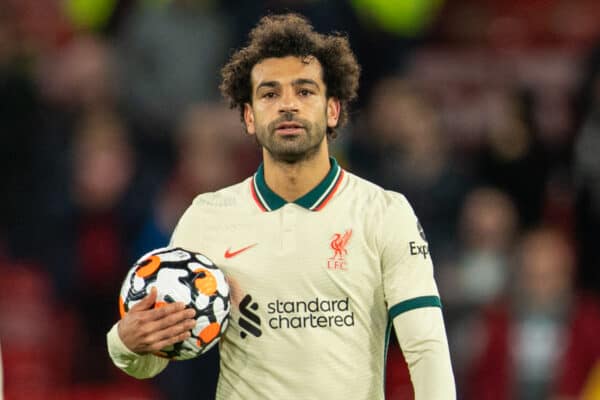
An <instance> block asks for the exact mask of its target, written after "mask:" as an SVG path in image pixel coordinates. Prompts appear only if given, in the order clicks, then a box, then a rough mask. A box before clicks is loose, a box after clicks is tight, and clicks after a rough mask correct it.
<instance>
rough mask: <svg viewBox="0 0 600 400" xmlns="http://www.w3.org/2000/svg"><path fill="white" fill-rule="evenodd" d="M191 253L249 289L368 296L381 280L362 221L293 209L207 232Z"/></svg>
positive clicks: (230, 223) (375, 256) (376, 258)
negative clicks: (196, 252)
mask: <svg viewBox="0 0 600 400" xmlns="http://www.w3.org/2000/svg"><path fill="white" fill-rule="evenodd" d="M194 247H196V248H197V249H198V250H200V251H201V252H204V253H205V254H207V255H208V256H209V257H210V258H211V259H212V260H213V261H214V262H215V263H216V264H217V265H218V266H219V267H220V268H221V269H222V270H223V271H224V272H225V274H226V275H227V276H228V277H229V278H230V279H231V280H233V281H236V282H240V285H241V286H242V287H245V288H247V289H256V290H262V289H263V288H268V289H269V290H268V291H269V292H271V293H273V292H277V291H279V290H285V291H286V292H287V293H288V294H293V293H294V292H295V291H296V290H297V291H299V292H303V293H306V292H307V290H308V291H309V292H310V291H311V290H313V291H314V292H315V293H317V292H319V293H323V292H325V293H327V292H334V293H335V292H338V293H337V294H340V293H339V292H340V291H342V292H347V291H352V290H358V291H360V290H363V289H364V290H372V288H373V285H377V284H378V282H379V280H380V267H379V259H378V257H377V255H376V251H375V250H374V249H373V245H372V240H371V239H370V238H369V237H368V234H366V232H365V229H364V226H363V224H362V223H361V221H358V222H357V221H353V220H352V219H348V218H343V217H336V216H323V215H318V214H317V213H315V212H306V211H305V210H302V209H300V208H299V207H296V206H285V207H284V208H283V209H282V210H279V211H277V212H271V213H264V214H261V215H258V216H252V217H249V218H242V219H239V220H237V221H231V222H226V221H225V222H223V223H221V224H218V225H214V226H213V227H208V229H207V231H205V232H203V233H202V235H199V240H198V241H197V242H196V244H195V246H194ZM203 250H204V251H203ZM330 294H333V293H330Z"/></svg>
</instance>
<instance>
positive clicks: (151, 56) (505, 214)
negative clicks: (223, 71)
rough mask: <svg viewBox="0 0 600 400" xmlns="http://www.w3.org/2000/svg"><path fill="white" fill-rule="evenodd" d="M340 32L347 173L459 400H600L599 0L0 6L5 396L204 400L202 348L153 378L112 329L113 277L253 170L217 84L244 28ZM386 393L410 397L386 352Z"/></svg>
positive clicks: (209, 376)
mask: <svg viewBox="0 0 600 400" xmlns="http://www.w3.org/2000/svg"><path fill="white" fill-rule="evenodd" d="M281 11H297V12H300V13H302V14H304V15H306V16H307V17H309V19H310V20H311V21H312V22H313V24H314V25H315V27H316V28H317V30H319V31H321V32H331V31H343V32H347V33H348V34H349V37H350V42H351V44H352V47H353V49H354V51H355V52H356V54H357V56H358V59H359V62H360V63H361V65H362V67H363V75H362V78H361V89H360V98H359V100H358V101H357V102H356V103H355V104H354V105H353V108H352V111H351V121H350V124H349V125H348V126H347V127H346V128H345V129H343V131H342V132H341V134H340V135H339V137H338V138H336V139H335V140H334V141H333V142H332V144H331V150H332V153H333V154H334V156H335V157H336V158H337V159H338V161H339V162H340V164H341V165H342V166H344V167H345V168H346V169H348V170H349V171H351V172H353V173H356V174H358V175H360V176H363V177H365V178H367V179H370V180H372V181H373V182H375V183H377V184H379V185H381V186H383V187H384V188H387V189H391V190H396V191H399V192H401V193H403V194H405V195H406V197H407V198H408V199H409V201H410V202H411V203H412V205H413V207H414V208H415V211H416V213H417V215H418V216H419V218H420V221H421V224H422V225H423V227H424V229H425V232H426V234H427V238H428V241H429V246H430V252H431V255H432V258H433V261H434V265H435V271H436V278H437V281H438V286H439V290H440V293H441V296H442V300H443V303H444V315H445V318H446V326H447V330H448V336H449V341H450V351H451V355H452V358H453V363H454V371H455V375H456V379H457V387H458V391H459V394H458V398H459V399H466V400H469V399H483V400H486V399H489V400H493V399H498V400H502V399H506V400H508V399H519V400H520V399H522V400H530V399H531V400H537V399H553V400H559V399H560V400H567V399H586V400H590V399H600V341H599V340H598V339H597V332H600V300H598V295H600V274H599V273H598V271H599V270H600V269H599V268H598V267H599V266H600V256H599V253H598V252H597V251H596V245H597V244H596V242H597V241H598V240H599V239H600V3H598V2H597V0H530V1H527V2H520V1H517V0H511V1H500V0H446V1H444V0H406V1H402V2H391V1H385V0H345V1H335V0H256V1H244V0H120V1H118V0H93V1H92V0H42V1H39V0H0V182H2V187H3V188H4V189H3V190H2V191H1V195H0V343H1V345H2V358H3V371H4V386H5V388H4V390H5V396H6V399H7V400H13V399H21V398H23V399H25V398H27V399H82V398H85V399H183V398H194V399H210V398H213V396H214V390H215V380H216V376H217V373H218V352H217V351H215V350H212V351H210V352H209V353H208V354H207V355H205V356H204V357H202V358H200V359H197V360H193V361H186V362H176V363H172V364H173V365H172V366H170V367H169V368H168V369H167V370H166V371H165V372H164V373H162V374H161V375H159V376H158V377H157V378H156V379H154V380H152V381H136V380H134V379H133V378H129V377H127V376H126V375H124V374H123V373H122V372H120V371H119V370H117V369H116V368H114V367H113V366H112V365H111V363H110V360H109V358H108V354H107V352H106V348H105V333H106V332H107V331H108V329H109V328H110V326H111V325H112V324H113V323H114V322H115V321H116V320H117V318H118V307H117V296H118V292H119V288H120V284H121V280H122V279H123V277H124V275H125V272H126V271H127V270H128V269H129V268H130V266H131V265H132V263H133V262H134V261H135V260H136V259H137V258H138V257H139V256H141V255H142V254H143V253H145V252H146V251H149V250H151V249H154V248H157V247H161V246H165V245H166V244H167V243H168V241H169V236H170V233H171V231H172V229H173V228H174V225H175V223H176V222H177V220H178V218H179V216H180V215H181V214H182V212H183V211H184V210H185V208H186V207H187V206H188V204H189V203H190V202H191V200H192V199H193V198H194V196H195V195H196V194H198V193H201V192H206V191H211V190H214V189H217V188H220V187H223V186H226V185H229V184H233V183H236V182H238V181H240V180H242V179H244V178H245V177H247V176H249V175H250V174H252V173H253V172H254V170H255V169H256V167H257V165H258V163H259V162H260V151H259V148H258V146H257V145H256V143H255V142H254V141H253V140H252V139H250V138H249V137H247V136H246V135H245V134H244V129H243V126H242V123H241V121H240V116H239V113H238V112H237V111H235V110H229V109H228V108H227V106H226V105H225V104H224V103H223V102H222V101H221V99H220V97H219V93H218V84H219V69H220V67H221V66H222V64H223V63H224V62H225V61H226V59H227V57H228V55H229V54H230V52H231V49H232V48H237V47H240V46H242V45H244V43H245V40H246V39H245V35H246V33H247V32H248V31H249V29H251V27H252V26H253V25H254V24H255V23H256V21H257V20H258V18H259V17H260V16H261V15H264V14H265V13H268V12H281ZM387 375H388V377H387V380H386V392H387V395H388V398H389V399H411V398H412V393H411V389H410V385H409V383H408V382H409V378H408V372H407V369H406V366H405V365H404V361H403V359H402V355H401V352H400V351H399V349H398V348H397V345H395V344H391V348H390V352H389V359H388V368H387Z"/></svg>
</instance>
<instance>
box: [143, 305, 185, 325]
mask: <svg viewBox="0 0 600 400" xmlns="http://www.w3.org/2000/svg"><path fill="white" fill-rule="evenodd" d="M182 311H184V313H183V317H181V319H183V318H186V316H187V318H192V317H193V316H195V311H194V310H193V309H190V308H188V309H186V308H185V304H183V303H181V302H177V303H169V304H165V305H163V306H161V307H158V308H155V309H153V310H148V312H147V313H146V315H145V316H144V320H145V321H158V320H162V319H164V318H167V317H171V316H172V315H174V314H177V313H179V312H182ZM190 311H191V313H190Z"/></svg>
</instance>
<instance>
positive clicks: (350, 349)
mask: <svg viewBox="0 0 600 400" xmlns="http://www.w3.org/2000/svg"><path fill="white" fill-rule="evenodd" d="M171 245H173V246H179V247H183V248H186V249H189V250H193V251H197V252H200V253H203V254H205V255H207V256H208V257H209V258H211V259H212V260H213V261H214V262H215V263H216V264H217V265H218V266H219V267H220V268H221V269H222V270H223V271H224V272H225V274H226V275H227V277H228V280H229V283H230V286H231V297H232V311H231V320H230V324H229V327H228V329H227V330H226V332H225V335H224V337H223V338H222V339H221V342H220V343H219V345H220V355H221V373H220V377H219V384H218V392H217V398H218V399H291V398H294V399H344V398H345V399H365V400H367V399H368V400H372V399H383V397H384V374H385V358H386V349H387V343H388V337H389V334H390V329H391V326H392V320H393V319H394V318H395V317H396V316H398V315H400V314H402V313H405V312H407V311H409V310H412V309H415V308H422V307H440V299H439V297H438V291H437V288H436V285H435V282H434V278H433V268H432V263H431V258H430V255H429V252H428V246H427V241H426V238H425V234H424V233H423V229H422V228H421V226H420V224H419V222H418V220H417V217H416V216H415V215H414V213H413V211H412V208H411V207H410V205H409V204H408V202H407V201H406V199H405V198H404V197H403V196H402V195H400V194H398V193H395V192H389V191H384V190H383V189H381V188H380V187H378V186H376V185H374V184H372V183H369V182H367V181H365V180H363V179H361V178H359V177H357V176H355V175H353V174H351V173H348V172H346V171H344V170H343V169H342V168H340V166H339V165H338V164H337V163H336V161H335V160H333V159H332V160H331V169H330V172H329V174H328V175H327V176H326V178H325V179H324V180H323V181H322V182H321V183H320V184H319V185H318V186H317V187H315V188H314V189H313V190H312V191H311V192H309V193H308V194H306V195H305V196H303V197H302V198H300V199H298V200H297V201H295V202H293V203H288V202H286V201H284V200H283V199H282V198H281V197H279V196H278V195H277V194H275V193H274V192H273V191H271V190H270V189H269V187H268V186H267V185H266V183H265V179H264V173H263V170H262V166H261V167H260V168H259V169H258V171H257V172H256V174H254V176H252V177H250V178H248V179H247V180H245V181H244V182H241V183H239V184H237V185H234V186H230V187H228V188H225V189H223V190H220V191H218V192H214V193H207V194H202V195H200V196H198V197H197V198H196V199H195V201H194V202H193V204H192V205H191V206H190V207H189V209H188V210H187V211H186V212H185V214H184V215H183V217H182V218H181V220H180V221H179V224H178V226H177V228H176V230H175V232H174V234H173V237H172V242H171Z"/></svg>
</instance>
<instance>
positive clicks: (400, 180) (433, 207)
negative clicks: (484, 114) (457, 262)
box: [349, 78, 471, 260]
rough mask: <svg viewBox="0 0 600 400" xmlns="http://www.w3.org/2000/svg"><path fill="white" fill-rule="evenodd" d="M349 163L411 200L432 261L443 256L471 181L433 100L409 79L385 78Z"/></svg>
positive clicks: (360, 127) (357, 134) (356, 137)
mask: <svg viewBox="0 0 600 400" xmlns="http://www.w3.org/2000/svg"><path fill="white" fill-rule="evenodd" d="M349 161H350V165H351V167H352V169H354V170H356V171H358V173H359V174H361V175H362V176H365V177H366V178H367V179H371V180H373V181H374V182H376V183H379V184H381V185H382V186H383V187H385V188H386V189H392V190H396V191H398V192H400V193H402V194H404V195H405V196H406V197H407V198H408V200H409V201H410V202H411V204H412V205H413V207H414V209H415V212H416V214H417V215H418V216H419V219H420V221H421V224H422V225H423V227H424V229H425V232H426V233H427V237H428V242H429V246H430V250H431V254H432V255H433V256H434V260H436V259H437V257H443V254H444V253H445V252H446V251H447V250H448V248H449V247H451V244H452V243H453V240H454V236H455V232H456V219H457V215H458V210H459V209H460V206H461V203H462V200H463V198H464V196H465V193H466V192H467V190H468V188H469V187H470V186H471V179H470V178H469V177H468V176H467V175H466V174H465V173H463V172H462V166H460V165H459V163H458V162H457V160H456V159H454V157H453V154H452V149H451V148H450V146H449V145H448V143H447V142H446V140H445V137H444V135H443V133H442V131H441V126H440V124H439V120H438V118H437V113H436V109H435V106H434V104H433V102H432V101H431V99H429V98H427V96H426V95H425V94H424V93H423V92H422V91H419V89H418V88H417V87H416V86H415V85H414V84H413V83H411V82H409V81H405V80H402V79H399V78H388V79H382V80H381V81H380V82H379V83H378V85H377V88H376V89H375V90H374V92H373V96H372V97H371V99H370V100H369V106H368V108H367V113H366V116H365V119H364V120H363V121H361V122H360V123H359V125H358V129H357V131H356V132H355V134H354V135H353V137H352V143H351V144H350V149H349Z"/></svg>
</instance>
